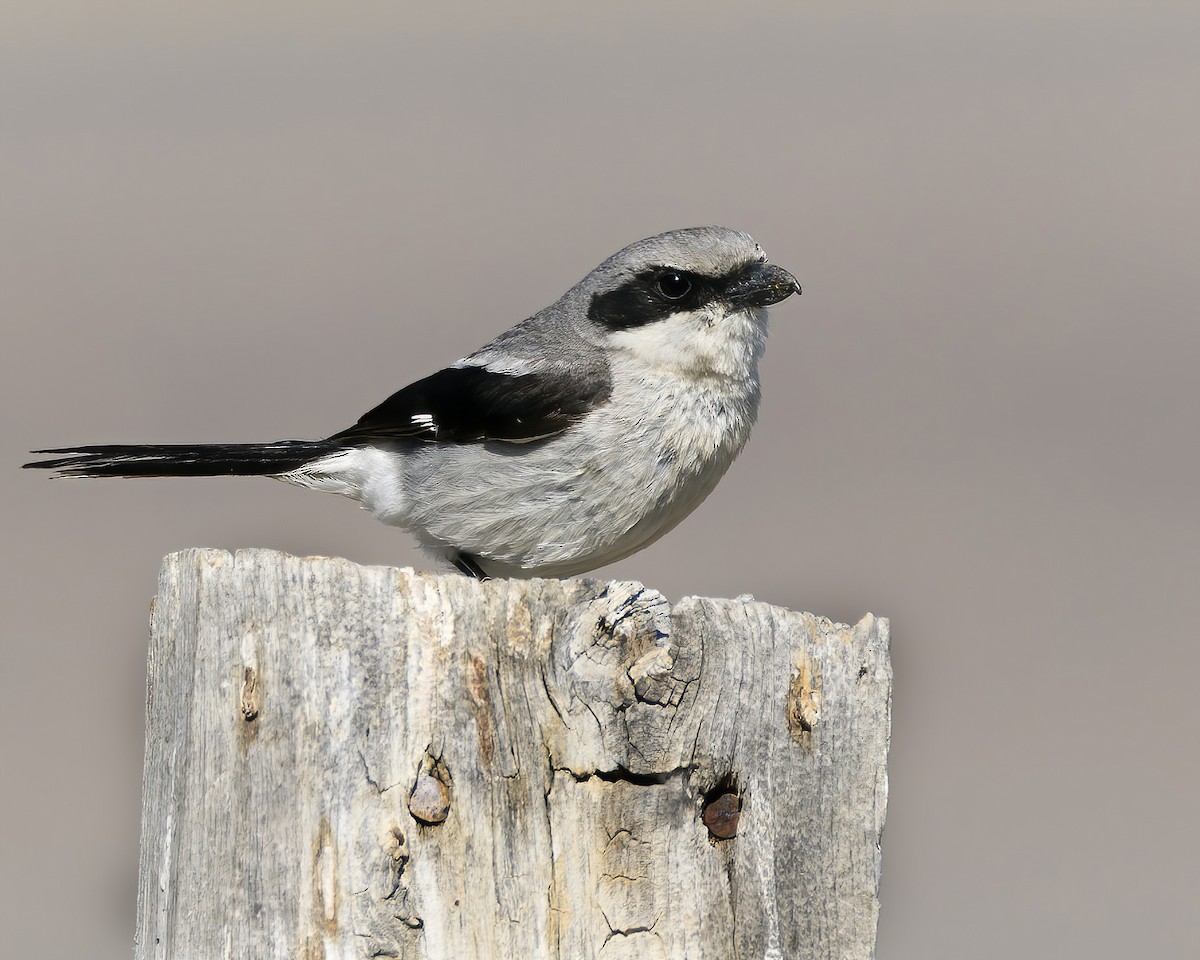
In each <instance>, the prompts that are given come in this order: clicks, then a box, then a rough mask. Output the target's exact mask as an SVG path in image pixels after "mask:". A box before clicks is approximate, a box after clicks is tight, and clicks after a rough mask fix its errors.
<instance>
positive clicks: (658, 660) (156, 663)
mask: <svg viewBox="0 0 1200 960" xmlns="http://www.w3.org/2000/svg"><path fill="white" fill-rule="evenodd" d="M148 671H149V672H148V693H147V736H146V764H145V783H144V808H143V826H142V845H141V865H140V880H139V896H138V922H137V938H136V950H135V954H136V956H137V957H138V958H141V960H144V958H151V957H154V958H189V960H190V958H205V960H208V958H219V957H231V958H239V960H240V958H257V957H299V958H343V957H346V958H349V957H362V958H368V957H403V958H422V960H427V958H432V960H443V958H444V960H450V958H454V960H459V958H490V957H496V958H510V957H511V958H519V960H540V958H556V960H560V958H561V960H578V958H587V957H602V958H633V957H638V958H656V957H663V958H683V957H686V958H693V960H708V958H714V960H715V958H721V960H730V958H743V957H746V958H748V957H754V958H760V957H786V958H789V960H790V958H797V960H799V958H810V957H813V958H815V957H822V958H833V957H836V958H838V960H843V958H857V957H864V958H865V957H870V956H871V955H872V953H873V948H874V940H875V926H876V920H877V917H878V900H877V891H878V882H879V870H880V837H881V832H882V829H883V821H884V812H885V807H886V801H887V774H886V758H887V749H888V736H889V723H890V699H891V668H890V664H889V660H888V626H887V622H886V621H885V620H881V619H877V618H875V617H872V616H870V615H868V616H867V617H865V618H864V619H863V620H862V621H861V622H860V623H859V624H858V625H857V626H854V627H848V626H844V625H840V624H834V623H830V622H829V621H827V620H823V619H821V618H818V617H814V616H812V615H810V614H802V613H794V612H791V611H788V610H783V609H780V608H777V607H772V606H768V605H767V604H763V603H757V602H754V601H752V600H748V599H738V600H709V599H700V598H692V597H689V598H685V599H683V600H682V601H680V602H679V603H677V604H675V605H674V606H672V605H671V604H669V603H668V601H667V600H666V599H665V598H664V597H662V596H661V595H660V594H658V593H656V592H655V591H653V590H650V589H648V588H646V587H643V586H642V585H640V584H637V583H628V582H612V583H604V582H599V581H594V580H567V581H559V580H531V581H505V580H500V581H491V582H487V583H477V582H474V581H472V580H469V579H467V578H465V577H461V576H440V575H433V574H418V573H414V572H412V571H411V570H400V569H392V568H384V567H360V566H356V565H354V564H352V563H349V562H348V561H344V560H333V559H323V558H304V559H301V558H296V557H290V556H286V555H284V554H279V553H274V552H271V551H260V550H253V551H244V552H240V553H238V554H236V555H231V554H229V553H225V552H222V551H216V550H189V551H184V552H182V553H178V554H173V555H171V556H169V557H167V558H166V560H165V562H164V566H163V570H162V574H161V578H160V582H159V588H158V596H157V598H156V601H155V606H154V615H153V618H152V629H151V642H150V653H149V664H148ZM730 794H732V796H729V795H730ZM706 820H707V821H708V823H709V824H713V825H717V828H716V833H717V834H718V836H714V834H713V832H711V831H710V829H709V825H706ZM731 832H733V833H734V834H735V835H733V836H729V834H730V833H731ZM720 835H725V836H728V837H729V838H728V839H720V838H719V836H720Z"/></svg>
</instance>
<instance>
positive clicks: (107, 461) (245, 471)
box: [25, 440, 345, 477]
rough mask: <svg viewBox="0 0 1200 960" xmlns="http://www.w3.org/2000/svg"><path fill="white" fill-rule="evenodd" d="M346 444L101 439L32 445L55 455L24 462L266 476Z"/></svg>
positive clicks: (66, 468) (89, 470) (160, 473)
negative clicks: (109, 441)
mask: <svg viewBox="0 0 1200 960" xmlns="http://www.w3.org/2000/svg"><path fill="white" fill-rule="evenodd" d="M344 449H345V447H344V446H342V445H341V444H337V443H332V442H330V441H329V440H278V441H276V442H275V443H200V444H101V445H96V446H89V447H62V448H60V449H58V450H34V451H33V452H34V453H52V454H57V456H55V457H53V458H51V459H49V460H36V461H34V462H33V463H27V464H25V466H26V467H33V468H37V469H41V470H54V471H56V472H57V474H58V475H59V476H60V477H269V476H273V475H275V474H279V473H288V472H289V471H292V470H295V469H297V468H299V467H302V466H304V464H306V463H309V462H311V461H313V460H316V459H317V458H318V457H323V456H325V455H326V454H330V453H334V452H336V451H338V450H344Z"/></svg>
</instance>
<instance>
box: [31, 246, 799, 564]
mask: <svg viewBox="0 0 1200 960" xmlns="http://www.w3.org/2000/svg"><path fill="white" fill-rule="evenodd" d="M799 292H800V285H799V284H798V283H797V282H796V278H795V277H793V276H792V275H791V274H790V273H788V272H787V271H786V270H783V269H781V268H779V267H776V266H772V265H770V264H768V263H767V261H766V256H765V255H764V254H763V252H762V250H761V248H760V247H759V246H758V244H756V243H755V242H754V240H753V239H751V238H750V237H749V236H748V235H746V234H745V233H741V232H740V231H737V230H730V229H728V228H727V227H698V228H694V229H690V230H673V231H671V232H669V233H663V234H660V235H659V236H656V237H650V238H649V239H646V240H641V241H639V242H637V243H634V244H631V245H630V246H628V247H626V248H625V249H624V250H621V251H620V252H619V253H616V254H614V255H613V256H611V257H609V258H608V259H607V260H605V261H604V262H603V263H602V264H600V266H598V267H596V269H594V270H593V271H592V272H591V273H589V274H588V275H587V276H586V277H584V278H583V279H582V280H581V281H579V283H577V284H575V286H573V287H572V288H571V289H570V290H568V291H567V292H566V293H565V294H563V296H562V297H561V298H560V299H559V300H558V301H557V302H556V303H554V304H552V305H551V306H549V307H546V309H544V310H542V311H541V312H540V313H536V314H534V315H533V316H532V317H530V318H529V319H528V320H525V321H524V322H522V323H519V324H517V325H516V326H515V327H513V328H512V329H510V330H506V331H505V332H504V333H502V334H500V335H499V336H498V337H496V339H494V340H492V341H491V342H490V343H488V344H486V345H485V346H483V347H482V348H480V349H479V350H477V351H476V352H475V353H473V354H471V355H470V356H469V357H465V358H463V359H462V360H459V361H458V362H457V363H455V364H452V365H451V366H449V367H447V368H446V369H444V370H441V371H439V372H438V373H435V374H433V375H432V376H429V377H426V378H425V379H424V380H418V381H417V382H416V383H413V384H410V385H409V386H407V387H405V388H404V389H403V390H401V391H400V392H399V393H396V394H393V395H392V396H391V397H389V398H388V399H387V400H385V401H384V402H383V403H381V404H380V405H379V406H377V407H375V408H374V409H373V410H371V411H369V412H368V413H366V414H364V415H363V416H362V418H361V419H359V421H358V423H356V424H355V425H354V426H352V427H350V428H348V429H346V430H343V431H341V432H340V433H335V434H334V435H333V436H331V437H329V438H327V439H325V440H280V441H277V442H275V443H234V444H199V445H187V444H169V445H159V444H135V445H122V444H113V445H107V444H106V445H98V446H82V447H63V448H61V449H55V450H37V451H34V452H35V453H39V454H54V457H53V458H52V459H47V460H39V461H37V462H35V463H28V464H26V466H27V467H41V468H46V469H50V470H55V471H57V472H58V473H59V474H60V475H62V476H72V477H209V476H268V477H274V478H276V479H278V480H285V481H287V482H288V483H293V484H297V485H299V486H302V487H309V488H311V489H313V490H325V491H327V492H329V493H339V494H341V495H342V496H345V497H350V498H351V499H352V500H357V501H358V502H359V503H360V504H361V505H362V506H363V507H364V508H365V509H367V510H369V511H371V513H372V514H374V516H375V517H377V518H378V519H379V520H382V521H383V522H384V523H387V524H392V525H394V526H398V527H403V528H404V529H406V530H408V531H410V532H411V533H412V534H413V535H414V536H415V537H416V539H417V541H418V542H419V544H420V546H421V547H422V548H423V549H424V550H425V551H427V552H428V553H430V554H432V555H433V556H435V557H438V558H441V559H445V560H449V561H450V562H451V563H453V564H454V565H455V566H456V567H458V569H459V570H461V571H462V572H464V573H466V574H469V575H471V576H474V577H478V578H485V577H489V576H495V577H528V576H548V577H554V576H571V575H574V574H578V573H583V572H584V571H587V570H591V569H594V568H595V567H599V566H602V565H603V564H606V563H611V562H613V561H614V560H619V559H621V558H622V557H626V556H628V555H629V554H631V553H633V552H635V551H637V550H640V549H641V548H642V547H645V546H647V545H649V544H651V543H653V542H654V541H655V540H657V539H658V538H659V537H661V536H662V535H663V534H664V533H666V532H667V531H668V530H670V529H671V528H672V527H674V526H675V525H676V524H677V523H679V521H680V520H682V519H683V518H684V517H685V516H687V515H688V514H689V513H690V512H691V511H692V510H693V509H695V508H696V506H698V505H699V504H700V502H701V501H702V500H703V499H704V498H705V497H706V496H708V494H709V493H711V492H712V489H713V488H714V487H715V486H716V484H717V481H718V480H720V479H721V477H722V476H723V475H724V473H725V471H726V470H727V469H728V468H729V465H730V464H731V463H732V462H733V460H734V458H735V457H736V456H737V455H738V453H739V452H741V449H742V447H743V446H745V444H746V440H747V439H748V438H749V436H750V428H751V427H752V426H753V424H754V421H755V417H756V415H757V412H758V402H759V395H760V387H759V379H758V361H759V358H760V357H761V356H762V353H763V348H764V346H765V343H766V337H767V312H766V307H768V306H769V305H770V304H773V303H778V302H779V301H781V300H784V299H786V298H787V297H789V296H791V295H792V294H793V293H799Z"/></svg>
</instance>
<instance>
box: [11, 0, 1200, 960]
mask: <svg viewBox="0 0 1200 960" xmlns="http://www.w3.org/2000/svg"><path fill="white" fill-rule="evenodd" d="M446 9H448V6H447V7H446ZM455 9H456V11H457V12H452V13H451V12H445V11H444V10H443V9H442V5H434V4H425V5H409V4H399V3H361V4H353V5H341V4H328V5H314V4H308V3H296V2H289V3H286V4H283V3H255V4H240V3H232V2H215V3H212V2H210V3H207V4H194V5H192V4H189V5H183V4H150V3H145V4H141V3H137V4H135V3H128V2H112V0H110V2H107V3H104V4H95V3H79V4H75V5H69V4H68V5H64V4H49V3H45V4H35V3H27V4H24V5H23V6H22V7H19V8H17V9H11V8H8V9H6V11H5V12H4V13H3V24H2V28H0V70H2V73H0V107H2V109H3V117H2V121H0V138H2V150H0V184H2V193H0V203H2V208H0V223H2V227H0V236H2V243H3V248H2V249H0V291H2V294H0V295H2V297H3V303H2V309H3V317H4V333H5V336H4V350H3V358H2V360H0V363H2V366H3V369H2V370H0V375H2V376H0V389H2V390H3V398H2V402H0V418H2V419H3V459H4V464H5V466H4V469H3V470H0V485H2V493H3V496H2V497H0V502H3V505H4V506H3V509H4V521H3V524H4V525H3V530H4V534H5V537H4V540H5V548H4V557H3V570H2V574H3V575H2V577H0V589H2V590H3V591H4V595H3V610H4V624H5V636H4V641H3V648H2V649H3V660H2V663H3V677H2V680H0V682H2V684H3V687H2V691H3V693H2V696H3V703H2V709H3V717H2V718H0V720H2V726H0V730H2V733H0V737H2V738H3V768H4V783H5V785H4V787H3V790H2V792H0V796H2V798H3V799H2V811H3V819H4V824H5V842H4V855H3V867H2V871H3V872H2V881H0V882H2V884H3V886H2V887H0V910H2V911H3V917H2V919H0V928H2V929H3V930H4V931H5V932H4V935H3V940H4V945H5V948H6V949H5V952H6V953H7V954H8V955H10V956H71V957H89V958H98V957H99V958H107V957H114V958H115V957H124V956H127V955H128V945H129V942H130V938H131V936H132V927H133V910H134V904H133V894H134V884H135V857H136V847H137V830H138V815H139V807H138V804H139V778H140V773H141V747H142V744H141V737H142V707H143V676H144V673H143V667H144V654H145V640H146V615H147V607H148V603H149V599H150V596H151V595H152V593H153V590H154V585H155V575H156V570H157V567H158V563H159V558H160V557H161V555H162V554H164V553H165V552H167V551H170V550H174V549H177V548H180V547H184V546H188V545H195V544H206V545H215V546H224V547H238V546H269V547H277V548H280V549H283V550H288V551H292V552H296V553H301V554H310V553H319V554H335V555H342V556H346V557H350V558H352V559H354V560H357V561H361V562H371V563H393V564H413V563H419V562H420V559H419V557H418V556H417V555H416V554H415V552H414V551H413V550H412V549H411V547H410V545H409V543H408V539H407V537H406V536H405V535H404V534H403V533H401V532H398V531H393V530H389V529H387V528H384V527H381V526H378V525H376V524H375V523H374V522H373V521H371V520H370V519H369V518H368V517H367V516H365V515H363V514H361V513H359V512H358V511H356V510H355V509H354V507H353V506H352V505H351V504H349V503H347V502H344V501H341V500H339V499H336V498H332V497H320V496H317V495H315V494H311V493H307V492H304V491H299V490H293V489H288V488H285V487H283V486H281V485H278V484H272V483H268V482H266V481H263V480H227V481H219V480H214V481H207V480H200V481H140V482H113V481H105V482H90V483H82V482H57V483H52V482H49V481H48V480H47V479H46V478H45V477H44V476H42V475H37V474H32V473H22V472H21V471H19V470H18V469H17V466H18V464H19V463H21V462H22V459H23V457H24V452H25V451H26V450H28V449H30V448H32V447H36V446H45V445H56V444H68V443H76V442H88V441H91V442H97V441H171V440H176V441H179V440H196V441H200V440H214V441H216V440H224V441H235V440H267V439H275V438H279V437H291V436H302V437H314V436H320V435H324V434H327V433H329V432H332V431H334V430H336V429H338V428H341V427H343V426H346V425H347V424H348V423H350V422H351V421H352V420H353V419H354V418H356V417H357V415H358V414H359V413H361V412H362V411H363V410H365V409H366V408H367V407H369V406H371V405H372V404H374V403H376V402H378V401H379V400H381V399H383V398H384V397H385V396H386V395H387V394H389V393H390V392H391V391H392V390H394V389H396V388H398V387H400V386H402V385H403V384H404V383H406V382H408V381H409V380H411V379H414V378H417V377H419V376H423V375H425V374H426V373H429V372H432V371H433V370H434V369H436V368H437V367H439V366H440V365H442V364H443V363H445V362H447V361H450V360H453V359H454V358H456V357H458V356H460V355H462V354H464V353H466V352H468V351H469V350H471V349H472V348H474V347H475V346H477V345H478V344H480V343H481V342H482V341H483V340H484V339H486V338H488V337H490V336H491V335H492V334H494V333H496V332H498V331H499V330H500V329H502V328H503V327H506V326H508V325H509V324H510V323H512V322H514V321H516V320H518V319H520V318H522V317H524V316H526V315H528V314H530V313H532V312H533V311H535V310H536V309H538V308H539V307H541V306H543V305H544V304H546V303H548V302H549V301H551V300H552V299H554V298H555V297H557V295H558V294H559V293H560V292H561V291H562V290H563V289H565V287H566V286H567V285H568V284H569V283H571V282H573V281H574V280H575V279H577V278H578V277H579V276H580V275H582V274H583V273H584V272H585V271H586V270H587V269H589V268H590V267H591V266H592V265H594V264H595V263H596V262H598V261H599V260H600V259H601V258H602V257H604V256H606V255H607V254H609V253H610V252H612V251H613V250H615V249H617V248H618V247H620V246H622V245H624V244H625V243H627V242H629V241H631V240H634V239H636V238H638V237H641V236H644V235H647V234H650V233H655V232H658V231H660V230H663V229H667V228H670V227H677V226H685V225H693V224H703V223H725V224H729V225H733V226H738V227H741V228H744V229H746V230H749V231H750V232H751V233H753V234H754V236H755V237H756V238H757V239H758V240H759V241H760V242H761V243H762V244H763V246H764V247H765V249H766V250H767V252H768V254H769V255H770V256H771V257H772V259H774V260H775V261H776V262H778V263H780V264H782V265H784V266H786V267H788V268H790V269H791V270H793V271H794V272H795V273H796V274H797V276H798V277H799V278H800V279H801V281H802V282H803V284H804V289H805V293H804V296H803V297H802V298H800V299H799V300H791V301H788V302H787V303H786V304H783V305H782V306H781V307H779V308H777V309H776V310H775V312H774V328H773V332H772V340H771V344H770V349H769V351H768V355H767V358H766V361H765V371H764V375H765V379H766V398H765V404H764V408H763V412H762V417H761V420H760V423H759V426H758V428H757V432H756V434H755V438H754V440H753V441H752V442H751V444H750V446H749V448H748V449H747V451H746V453H745V454H744V455H743V457H742V458H741V460H740V461H739V463H737V464H736V465H735V466H734V468H733V470H732V471H731V473H730V475H729V477H728V478H727V479H726V481H725V482H724V483H723V484H722V486H721V487H719V488H718V490H717V492H716V493H715V494H714V495H713V496H712V497H711V498H710V500H709V501H708V502H707V503H706V504H705V505H704V506H703V507H702V508H701V509H700V510H698V511H697V512H696V513H695V514H694V515H693V516H692V517H691V518H690V519H689V520H688V521H686V522H685V524H684V525H683V526H682V528H680V529H678V530H677V531H676V532H674V533H673V534H671V535H670V536H668V537H667V538H666V539H665V540H663V541H660V542H659V543H658V544H657V545H655V546H654V547H653V548H651V549H649V550H647V551H645V552H644V553H641V554H639V555H637V556H634V557H631V558H630V559H628V560H626V561H624V562H622V563H620V564H618V565H616V566H614V567H611V568H609V569H607V570H605V571H604V573H605V574H606V575H611V576H621V577H629V578H637V579H641V580H644V581H646V582H647V583H649V584H651V585H653V586H656V587H658V588H660V589H662V590H663V591H664V592H666V593H667V594H668V595H670V596H672V597H678V596H680V595H683V594H685V593H702V594H715V595H723V596H733V595H735V594H738V593H741V592H743V591H750V592H753V593H754V594H756V595H757V596H758V597H760V598H762V599H766V600H769V601H772V602H774V603H779V604H784V605H787V606H791V607H798V608H803V609H809V610H813V611H815V612H818V613H822V614H825V615H828V616H831V617H834V618H837V619H842V620H849V621H853V620H855V619H857V618H858V617H859V616H860V615H861V614H862V613H864V612H865V611H867V610H871V611H874V612H875V613H878V614H884V615H887V616H890V617H891V618H892V622H893V636H894V656H895V666H896V693H895V728H894V738H893V753H892V764H891V788H892V793H891V805H890V811H889V818H888V828H887V834H886V837H885V844H884V886H883V915H882V920H881V924H880V941H879V942H880V948H879V955H880V957H881V958H884V960H897V958H914V960H915V958H930V957H937V958H941V957H946V958H960V957H972V958H989V957H997V958H999V957H1005V958H1007V957H1011V956H1013V955H1020V956H1034V957H1059V956H1062V957H1083V956H1087V957H1113V958H1115V957H1127V956H1134V955H1137V956H1162V957H1175V956H1182V955H1184V954H1185V953H1188V954H1191V953H1192V952H1193V951H1194V950H1196V948H1197V943H1200V909H1197V900H1198V899H1200V878H1198V872H1197V871H1198V868H1197V857H1198V854H1200V836H1198V830H1200V828H1198V825H1197V808H1198V803H1197V787H1198V785H1200V772H1198V766H1200V760H1198V757H1200V752H1198V750H1197V746H1196V736H1195V733H1194V730H1195V726H1196V715H1195V692H1194V691H1195V686H1196V679H1197V676H1198V675H1200V653H1198V651H1197V642H1196V641H1197V627H1196V596H1197V570H1198V568H1200V567H1198V562H1200V508H1198V505H1197V492H1196V488H1197V469H1198V467H1200V453H1198V445H1197V429H1198V426H1200V424H1198V422H1197V421H1198V419H1200V413H1198V411H1200V403H1198V401H1200V386H1198V385H1197V381H1198V379H1200V378H1198V375H1197V358H1198V356H1200V323H1198V322H1197V319H1198V318H1197V315H1196V309H1195V306H1194V303H1195V300H1196V291H1195V283H1196V279H1197V264H1198V262H1200V226H1198V224H1200V185H1198V184H1200V177H1198V176H1197V171H1198V170H1200V134H1198V123H1197V115H1198V114H1197V111H1198V108H1197V103H1198V102H1200V5H1197V4H1196V3H1195V2H1193V0H1186V2H1184V0H1180V2H1177V3H1143V4H1132V3H1125V4H1121V3H1108V2H1103V0H1089V2H1082V0H1081V2H1062V0H1037V2H1027V0H1018V2H1011V0H1010V2H1004V3H1000V2H993V3H988V4H962V3H950V2H946V3H939V2H932V0H926V2H914V3H908V4H864V3H852V2H839V3H808V4H785V3H782V2H780V3H741V4H738V5H736V6H735V5H733V4H719V5H718V4H695V3H692V4H687V5H683V4H657V5H654V6H653V7H652V8H650V7H647V6H645V5H643V4H627V3H607V4H605V5H604V7H603V8H602V9H596V8H595V7H584V5H570V6H568V5H561V4H535V3H529V2H522V3H506V4H494V5H489V6H482V5H480V6H475V7H469V8H459V7H457V5H456V8H455Z"/></svg>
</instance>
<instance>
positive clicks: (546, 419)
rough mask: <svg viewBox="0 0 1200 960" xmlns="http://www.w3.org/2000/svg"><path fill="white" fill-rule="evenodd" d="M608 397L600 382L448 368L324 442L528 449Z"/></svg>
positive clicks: (604, 384) (607, 387)
mask: <svg viewBox="0 0 1200 960" xmlns="http://www.w3.org/2000/svg"><path fill="white" fill-rule="evenodd" d="M610 391H611V385H610V383H609V381H608V380H607V378H603V377H601V378H596V377H595V376H589V377H578V376H571V375H570V374H569V373H567V372H565V371H550V370H547V371H540V372H537V373H522V374H509V373H497V372H495V371H492V370H489V369H487V368H486V367H477V366H461V367H447V368H446V369H445V370H439V371H438V372H437V373H435V374H433V375H432V376H429V377H426V378H425V379H424V380H418V381H417V382H416V383H412V384H409V385H408V386H407V387H405V388H404V389H403V390H400V391H399V392H397V393H394V394H392V395H391V396H390V397H388V398H387V399H386V400H385V401H383V403H381V404H380V405H379V406H377V407H375V408H374V409H373V410H369V411H368V412H366V413H364V414H363V415H362V417H360V418H359V421H358V423H356V424H355V425H354V426H352V427H350V428H348V429H346V430H343V431H341V432H340V433H335V434H334V435H333V436H332V437H330V438H329V439H330V440H333V441H337V442H339V443H349V444H357V443H370V442H372V441H378V440H401V439H403V440H424V441H428V442H435V441H436V442H441V443H476V442H479V441H484V440H499V441H504V442H508V443H529V442H531V441H533V440H542V439H544V438H546V437H552V436H554V435H555V434H557V433H561V432H562V431H563V430H565V429H567V427H569V426H570V425H571V424H572V423H574V422H575V421H577V420H579V419H580V418H581V417H583V416H584V414H586V413H587V412H588V411H589V410H592V409H594V408H595V407H596V406H597V405H599V404H601V403H603V402H604V401H605V400H607V399H608V395H609V393H610Z"/></svg>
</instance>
